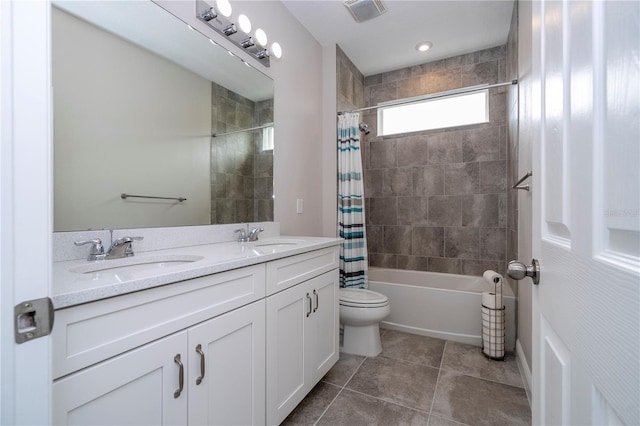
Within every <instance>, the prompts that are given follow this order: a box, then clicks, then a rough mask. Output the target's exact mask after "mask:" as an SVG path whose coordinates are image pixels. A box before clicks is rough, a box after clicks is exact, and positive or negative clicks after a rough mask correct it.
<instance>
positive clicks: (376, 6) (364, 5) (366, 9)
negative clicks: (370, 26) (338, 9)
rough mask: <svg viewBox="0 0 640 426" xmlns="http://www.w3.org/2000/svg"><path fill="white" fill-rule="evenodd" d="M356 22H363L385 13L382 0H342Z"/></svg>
mask: <svg viewBox="0 0 640 426" xmlns="http://www.w3.org/2000/svg"><path fill="white" fill-rule="evenodd" d="M344 5H345V6H346V7H347V9H349V12H351V15H353V19H355V20H356V22H364V21H368V20H369V19H373V18H375V17H377V16H380V15H382V14H383V13H385V12H386V11H387V8H386V6H385V5H384V3H383V2H382V0H344Z"/></svg>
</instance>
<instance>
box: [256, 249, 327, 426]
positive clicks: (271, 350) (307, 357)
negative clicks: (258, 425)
mask: <svg viewBox="0 0 640 426" xmlns="http://www.w3.org/2000/svg"><path fill="white" fill-rule="evenodd" d="M315 255H316V256H311V254H309V255H308V256H306V258H305V257H298V258H297V259H291V261H294V262H291V261H290V262H288V263H287V262H282V265H281V266H283V267H285V268H286V269H289V270H290V271H294V270H295V271H298V272H300V274H298V275H297V277H298V278H297V279H296V278H292V276H291V274H290V275H289V276H286V274H284V275H285V276H283V277H282V278H283V279H282V280H281V282H289V284H290V285H291V286H290V288H288V289H286V290H283V291H281V292H279V293H276V294H273V295H271V296H268V297H267V424H269V425H277V424H279V423H280V422H282V421H283V420H284V419H285V418H286V417H287V415H288V414H289V413H290V412H291V411H293V409H294V408H295V407H296V405H298V403H300V401H302V399H303V398H304V397H305V396H306V395H307V394H308V393H309V391H310V390H311V389H312V388H313V387H314V386H315V385H316V383H318V381H319V380H320V379H321V378H322V377H323V376H324V375H325V374H326V373H327V371H329V369H330V368H331V367H332V366H333V364H335V362H336V361H337V360H338V355H339V334H338V330H339V328H338V314H339V312H338V270H337V269H336V267H337V251H334V250H327V251H325V252H319V253H315ZM332 256H335V257H336V259H335V266H333V269H330V270H329V271H328V272H325V273H322V274H321V275H319V276H315V277H313V278H311V279H308V280H306V281H304V282H302V283H300V284H294V283H295V282H296V281H299V280H302V279H305V278H307V277H306V275H307V274H308V273H309V272H310V271H317V270H322V269H326V268H329V267H330V265H333V263H332V262H331V263H329V262H326V260H327V259H331V258H332ZM283 260H285V259H283ZM295 261H300V264H298V265H297V267H294V265H295ZM322 264H324V266H321V265H322ZM305 265H306V267H305ZM314 265H315V266H318V268H316V267H314ZM277 266H279V265H278V264H277V262H272V263H271V264H269V265H267V275H268V276H269V269H270V267H272V268H274V269H276V268H277ZM311 274H312V275H314V273H311ZM274 275H277V274H274ZM269 286H270V283H269V280H267V287H268V288H269ZM272 287H274V286H272ZM275 287H277V286H275Z"/></svg>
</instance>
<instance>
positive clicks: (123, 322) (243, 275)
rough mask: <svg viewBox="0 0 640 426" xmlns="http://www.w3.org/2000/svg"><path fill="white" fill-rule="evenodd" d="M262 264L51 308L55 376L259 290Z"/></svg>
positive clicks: (203, 316) (155, 336) (205, 316)
mask: <svg viewBox="0 0 640 426" xmlns="http://www.w3.org/2000/svg"><path fill="white" fill-rule="evenodd" d="M264 268H265V266H264V264H262V265H255V266H251V267H247V268H241V269H236V270H233V271H228V272H222V273H219V274H213V275H209V276H206V277H200V278H195V279H192V280H187V281H182V282H178V283H174V284H170V285H166V286H162V287H158V288H154V289H150V290H145V291H140V292H137V293H131V294H126V295H123V296H119V297H114V298H111V299H106V300H101V301H97V302H93V303H88V304H85V305H79V306H75V307H72V308H68V309H61V310H59V311H56V317H55V324H54V328H53V333H52V342H53V376H54V378H59V377H61V376H64V375H66V374H69V373H72V372H74V371H76V370H79V369H81V368H84V367H87V366H89V365H92V364H94V363H97V362H99V361H101V360H104V359H106V358H109V357H112V356H115V355H118V354H120V353H122V352H125V351H127V350H129V349H132V348H135V347H138V346H140V345H143V344H145V343H147V342H149V341H152V340H155V339H158V338H161V337H163V336H166V335H168V334H170V333H173V332H175V331H178V330H181V329H184V328H186V327H189V326H191V325H193V324H196V323H198V322H201V321H204V320H207V319H209V318H212V317H214V316H217V315H220V314H222V313H225V312H227V311H230V310H232V309H235V308H237V307H240V306H243V305H246V304H248V303H251V302H253V301H255V300H258V299H261V298H263V297H264V296H265V282H264V280H265V271H264Z"/></svg>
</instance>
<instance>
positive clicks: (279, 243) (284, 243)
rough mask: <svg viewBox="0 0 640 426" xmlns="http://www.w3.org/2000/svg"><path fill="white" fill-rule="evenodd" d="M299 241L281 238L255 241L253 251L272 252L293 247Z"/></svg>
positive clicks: (259, 252)
mask: <svg viewBox="0 0 640 426" xmlns="http://www.w3.org/2000/svg"><path fill="white" fill-rule="evenodd" d="M300 242H301V241H299V240H283V239H277V240H264V241H256V243H255V245H254V246H253V251H254V252H255V253H256V254H257V255H264V254H272V253H277V252H280V251H283V250H287V249H290V248H293V247H295V246H297V245H298V244H300Z"/></svg>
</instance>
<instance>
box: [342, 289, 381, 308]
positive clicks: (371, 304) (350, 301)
mask: <svg viewBox="0 0 640 426" xmlns="http://www.w3.org/2000/svg"><path fill="white" fill-rule="evenodd" d="M340 304H341V305H342V306H351V307H354V308H378V307H382V306H387V305H388V304H389V298H388V297H387V296H385V295H384V294H380V293H377V292H375V291H371V290H366V289H363V288H358V289H353V288H341V289H340Z"/></svg>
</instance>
